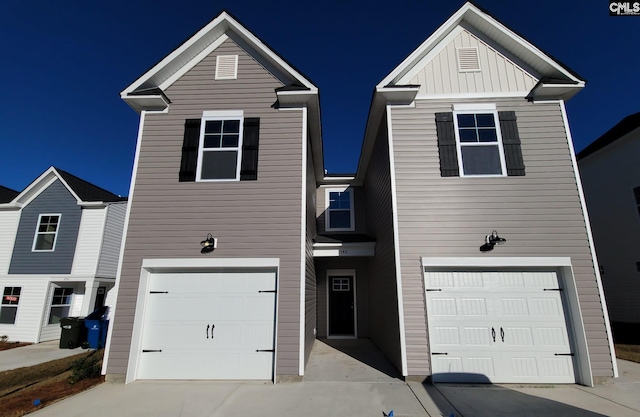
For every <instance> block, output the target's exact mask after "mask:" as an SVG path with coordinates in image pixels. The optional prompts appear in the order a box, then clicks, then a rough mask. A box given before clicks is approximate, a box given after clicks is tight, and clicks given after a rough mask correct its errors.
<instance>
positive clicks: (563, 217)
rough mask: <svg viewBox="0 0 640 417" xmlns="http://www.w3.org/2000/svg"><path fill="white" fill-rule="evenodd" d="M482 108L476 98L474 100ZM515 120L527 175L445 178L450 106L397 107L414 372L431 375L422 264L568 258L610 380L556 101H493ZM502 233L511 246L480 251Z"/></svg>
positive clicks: (594, 349) (593, 354)
mask: <svg viewBox="0 0 640 417" xmlns="http://www.w3.org/2000/svg"><path fill="white" fill-rule="evenodd" d="M474 102H479V100H474ZM492 102H495V103H496V104H497V107H498V111H505V110H513V111H515V112H516V116H517V118H518V129H519V133H520V139H521V141H522V152H523V157H524V163H525V166H526V176H521V177H504V178H468V177H467V178H461V177H446V178H443V177H441V176H440V171H439V159H438V147H437V138H436V126H435V116H434V113H436V112H446V111H451V102H446V101H435V100H434V101H426V100H418V101H417V102H416V106H415V108H402V109H399V108H398V109H393V111H392V117H393V122H392V125H393V126H392V131H393V143H394V154H395V167H396V170H395V171H396V179H397V181H396V186H397V204H398V233H399V242H400V258H401V267H402V284H403V300H404V318H405V331H406V343H407V361H408V372H409V374H410V375H428V374H430V365H429V355H428V340H427V329H426V324H425V304H424V294H423V282H422V274H421V267H420V265H421V264H420V257H422V256H426V257H465V256H468V257H471V256H482V257H483V258H491V257H509V256H521V257H534V256H539V257H558V256H562V257H570V258H571V263H572V265H573V271H574V275H575V279H576V287H577V290H578V294H579V298H580V307H581V309H582V314H583V316H584V317H585V329H586V335H587V343H588V344H589V350H590V359H591V363H592V367H593V373H594V376H595V377H608V376H612V363H611V355H610V352H609V349H608V348H607V333H606V329H605V321H604V315H603V310H602V305H601V302H600V299H599V295H598V287H597V282H596V277H595V272H594V266H593V262H592V258H591V251H590V248H589V242H588V237H587V231H586V225H585V221H584V217H583V214H582V209H581V204H580V199H579V194H578V189H577V185H576V178H575V175H574V171H573V168H572V162H571V154H570V149H569V146H568V142H567V136H566V132H565V128H564V123H563V119H562V115H561V110H560V106H559V104H532V103H529V102H527V101H526V100H524V99H521V100H516V99H511V100H508V99H501V100H495V101H492ZM492 230H497V231H498V233H499V234H500V236H501V237H504V238H506V239H507V243H506V244H504V245H503V246H500V247H499V248H496V249H495V250H494V251H492V252H489V253H484V254H481V253H480V252H479V247H480V245H482V243H483V241H484V236H485V235H486V234H488V233H491V231H492Z"/></svg>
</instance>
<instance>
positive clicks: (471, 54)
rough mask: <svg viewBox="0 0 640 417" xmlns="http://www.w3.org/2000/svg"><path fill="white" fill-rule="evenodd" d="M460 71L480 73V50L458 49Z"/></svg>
mask: <svg viewBox="0 0 640 417" xmlns="http://www.w3.org/2000/svg"><path fill="white" fill-rule="evenodd" d="M458 70H459V71H460V72H466V71H480V59H479V58H478V48H458Z"/></svg>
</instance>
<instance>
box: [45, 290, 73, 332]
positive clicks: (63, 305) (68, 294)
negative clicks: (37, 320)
mask: <svg viewBox="0 0 640 417" xmlns="http://www.w3.org/2000/svg"><path fill="white" fill-rule="evenodd" d="M72 298H73V288H65V287H60V288H55V289H54V290H53V299H52V300H51V310H50V311H49V324H57V323H60V319H61V318H63V317H69V310H70V309H71V299H72Z"/></svg>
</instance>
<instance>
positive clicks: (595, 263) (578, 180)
mask: <svg viewBox="0 0 640 417" xmlns="http://www.w3.org/2000/svg"><path fill="white" fill-rule="evenodd" d="M560 110H561V111H562V120H563V121H564V128H565V131H566V133H567V142H568V143H569V153H570V154H571V164H572V165H573V173H574V175H575V177H576V184H577V186H578V195H579V196H580V206H581V208H582V214H583V215H584V222H585V226H586V228H587V238H588V239H589V251H590V252H591V260H592V261H593V269H594V272H595V274H596V283H597V285H598V295H599V297H600V303H601V305H602V312H603V314H604V325H605V328H606V329H607V339H608V342H609V352H610V355H611V364H612V366H613V377H614V378H617V377H618V376H619V374H618V361H617V359H616V353H615V352H616V351H615V348H614V345H613V332H612V331H611V322H610V320H609V309H608V308H607V300H606V299H605V297H604V288H603V286H602V277H601V276H600V266H599V265H598V258H597V257H596V247H595V244H594V242H593V234H592V233H591V221H590V220H589V212H588V211H587V202H586V200H585V197H584V191H583V189H582V180H581V178H580V171H579V170H578V162H577V161H576V152H575V149H574V148H573V138H572V137H571V129H570V128H569V119H568V118H567V110H566V108H565V105H564V100H560Z"/></svg>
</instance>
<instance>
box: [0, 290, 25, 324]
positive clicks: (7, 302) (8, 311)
mask: <svg viewBox="0 0 640 417" xmlns="http://www.w3.org/2000/svg"><path fill="white" fill-rule="evenodd" d="M21 289H22V287H4V292H3V294H2V304H1V306H0V324H15V322H16V313H17V312H18V303H19V302H20V290H21Z"/></svg>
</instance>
